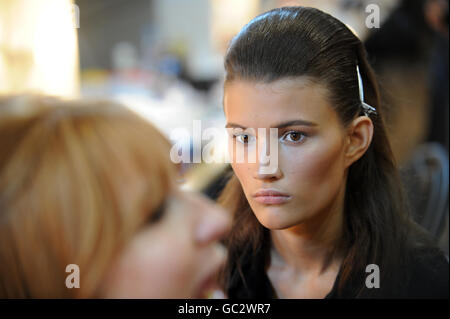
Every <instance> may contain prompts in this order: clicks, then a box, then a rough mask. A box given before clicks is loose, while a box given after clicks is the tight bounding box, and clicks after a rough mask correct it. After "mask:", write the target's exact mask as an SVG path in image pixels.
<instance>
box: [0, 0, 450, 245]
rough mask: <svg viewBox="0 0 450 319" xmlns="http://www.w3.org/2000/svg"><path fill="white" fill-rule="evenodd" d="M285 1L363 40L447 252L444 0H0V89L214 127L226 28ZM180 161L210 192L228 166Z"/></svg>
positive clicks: (218, 122)
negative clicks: (92, 101)
mask: <svg viewBox="0 0 450 319" xmlns="http://www.w3.org/2000/svg"><path fill="white" fill-rule="evenodd" d="M370 4H376V5H377V6H378V8H379V17H380V25H379V27H377V28H368V27H367V26H366V18H367V16H368V15H369V14H370V13H371V12H366V8H367V6H368V5H370ZM287 5H303V6H312V7H316V8H319V9H321V10H323V11H326V12H328V13H330V14H332V15H334V16H335V17H337V18H338V19H340V20H341V21H343V22H344V23H346V24H347V25H348V26H349V27H351V28H352V29H353V30H354V31H355V32H356V33H357V34H358V36H359V37H360V38H361V40H362V41H363V42H364V43H365V45H366V48H367V51H368V53H369V60H370V61H371V62H372V65H373V66H374V68H375V71H376V73H377V75H378V77H379V80H380V84H381V89H382V95H383V99H384V105H385V106H386V109H387V111H386V114H387V124H388V126H389V134H390V137H391V141H392V145H393V150H394V153H395V157H396V159H397V160H398V162H399V164H400V167H401V169H402V176H403V178H404V180H405V185H406V187H407V190H408V192H409V194H410V197H411V203H412V207H413V210H414V214H415V218H416V219H417V220H418V221H419V222H420V223H421V224H422V225H423V226H424V227H426V228H427V229H428V230H429V231H430V232H431V233H432V234H433V235H434V236H435V237H436V239H437V240H438V241H439V242H440V244H441V246H442V247H443V248H444V250H446V251H447V253H448V179H449V176H448V175H449V174H448V145H449V143H448V140H449V126H448V118H449V115H448V109H449V100H448V0H409V1H401V0H370V1H365V0H333V1H331V0H330V1H328V0H316V1H307V0H299V1H286V0H76V1H71V0H0V95H7V94H22V93H30V92H33V93H44V94H50V95H56V96H62V97H65V98H77V97H101V98H104V97H107V98H110V99H113V100H117V101H120V102H122V103H123V104H125V105H126V106H127V107H129V108H131V109H133V110H135V111H136V112H138V113H139V114H141V115H142V116H143V117H145V118H146V119H148V120H149V121H151V122H152V123H153V124H155V125H156V126H157V127H159V128H160V129H161V130H162V131H163V132H164V133H165V134H166V135H167V136H168V137H169V138H170V137H171V133H172V132H173V130H174V129H175V128H185V129H186V130H188V131H190V132H192V127H193V120H199V119H201V121H202V122H201V125H202V128H203V129H204V128H207V127H219V128H222V127H224V124H225V119H224V115H223V112H222V83H223V77H224V70H223V56H224V53H225V51H226V48H227V45H228V43H229V41H230V39H231V38H232V37H233V35H235V34H236V33H237V32H238V31H239V30H240V29H241V28H242V27H243V26H244V25H245V24H246V23H247V22H248V21H250V20H251V19H252V18H253V17H255V16H256V15H258V14H260V13H262V12H264V11H267V10H270V9H272V8H276V7H280V6H287ZM191 136H192V135H191ZM172 142H174V143H176V142H177V141H176V139H172ZM206 142H207V141H203V143H206ZM183 143H188V144H189V145H188V146H187V147H189V148H190V149H191V151H192V145H193V143H192V140H190V141H184V142H183ZM217 143H218V144H221V143H223V141H222V142H220V141H217ZM220 147H223V145H217V148H220ZM184 170H185V171H186V179H187V181H188V187H190V188H194V189H197V190H200V191H203V192H204V193H205V194H207V195H208V196H210V197H211V198H216V197H217V194H218V193H219V192H220V190H221V188H222V187H223V184H224V183H225V181H226V179H227V170H228V166H227V165H226V164H189V165H184Z"/></svg>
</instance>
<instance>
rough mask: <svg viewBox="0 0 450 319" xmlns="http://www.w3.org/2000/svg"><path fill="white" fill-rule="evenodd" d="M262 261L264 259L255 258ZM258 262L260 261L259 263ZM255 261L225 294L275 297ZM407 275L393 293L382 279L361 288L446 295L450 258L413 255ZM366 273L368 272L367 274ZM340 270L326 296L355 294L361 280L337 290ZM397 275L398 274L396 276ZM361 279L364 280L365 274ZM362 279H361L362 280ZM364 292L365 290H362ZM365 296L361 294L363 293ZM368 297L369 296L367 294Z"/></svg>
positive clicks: (381, 294) (411, 294)
mask: <svg viewBox="0 0 450 319" xmlns="http://www.w3.org/2000/svg"><path fill="white" fill-rule="evenodd" d="M257 262H258V263H259V262H261V263H263V262H264V261H263V260H262V259H261V260H259V261H258V260H257ZM259 265H261V264H259ZM263 268H264V267H258V266H255V265H253V266H252V265H249V266H247V267H244V268H243V274H244V278H245V283H244V281H242V280H238V281H235V282H234V284H233V285H232V286H231V287H229V289H228V291H227V294H228V297H230V298H244V299H246V298H277V296H276V293H275V290H274V288H273V286H272V284H271V282H270V280H269V278H268V276H267V274H266V272H265V270H264V269H263ZM408 271H409V273H410V277H409V278H410V279H409V280H408V281H407V282H405V283H404V285H403V284H402V286H403V287H404V288H405V289H404V291H403V292H402V293H392V292H391V291H386V290H383V289H381V288H382V286H383V282H382V281H381V282H380V288H371V289H369V288H364V289H367V292H369V290H373V289H380V290H379V291H378V292H379V293H378V294H376V297H375V298H402V299H423V298H440V299H441V298H448V297H449V293H448V291H449V286H448V273H449V262H448V259H447V257H446V256H444V255H443V254H442V253H439V254H423V255H421V256H420V257H419V256H418V255H416V256H412V258H411V261H410V268H409V269H408ZM366 275H367V276H368V275H369V274H366ZM340 276H341V272H339V273H338V275H337V277H336V280H335V283H334V285H333V288H332V290H331V291H330V292H329V293H328V295H327V296H326V297H325V299H336V298H342V299H344V298H346V299H349V298H357V293H358V289H359V288H360V287H361V284H360V282H357V283H355V281H353V283H352V281H348V283H346V284H345V286H344V288H343V289H342V291H341V294H338V289H337V286H338V285H337V284H338V282H339V279H340ZM399 277H400V276H399ZM361 280H365V277H364V278H362V279H361ZM364 282H365V281H363V283H364ZM362 295H364V292H363V294H362ZM362 298H364V297H362ZM368 298H370V297H368Z"/></svg>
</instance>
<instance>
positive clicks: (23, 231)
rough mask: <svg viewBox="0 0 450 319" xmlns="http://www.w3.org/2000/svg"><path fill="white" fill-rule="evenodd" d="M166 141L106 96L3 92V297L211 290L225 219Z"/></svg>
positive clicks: (178, 294)
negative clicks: (182, 184)
mask: <svg viewBox="0 0 450 319" xmlns="http://www.w3.org/2000/svg"><path fill="white" fill-rule="evenodd" d="M169 146H170V145H169V143H168V141H167V140H166V139H165V138H164V137H163V136H162V135H161V134H160V133H159V132H158V131H157V130H156V129H154V128H153V127H152V126H151V125H149V124H148V123H147V122H146V121H144V120H143V119H141V118H140V117H138V116H137V115H135V114H133V113H132V112H131V111H129V110H127V109H125V108H123V107H121V106H118V105H113V104H111V103H108V102H97V103H92V102H80V101H76V102H62V101H58V100H54V99H43V98H31V97H21V98H10V99H3V101H2V100H0V298H92V297H99V298H201V297H205V296H207V294H208V292H209V291H210V290H211V289H212V288H213V283H214V278H215V274H216V272H217V270H218V268H219V267H220V266H221V265H222V263H223V261H224V258H225V252H224V249H223V248H222V246H221V245H220V244H219V243H218V240H219V239H220V237H221V236H222V235H223V234H224V233H225V232H226V230H227V229H228V226H229V220H228V219H227V216H226V215H225V214H224V213H223V212H222V211H221V210H219V209H218V208H217V207H215V206H213V205H212V204H211V203H209V202H208V201H207V200H206V199H204V198H201V197H200V196H198V195H195V194H186V193H184V192H182V191H180V190H179V189H178V188H177V185H176V171H175V169H174V166H173V165H172V164H171V162H170V159H169ZM68 266H69V267H68ZM67 267H68V268H67ZM73 267H75V268H73ZM66 268H67V270H69V271H68V272H66ZM73 269H78V270H79V272H78V275H79V285H78V287H79V288H76V287H73V285H70V283H72V284H73V283H74V282H76V280H75V279H74V278H73V277H71V280H72V279H73V281H71V280H69V285H68V284H67V281H68V280H67V279H68V277H69V276H71V275H72V276H73V275H74V274H75V271H73Z"/></svg>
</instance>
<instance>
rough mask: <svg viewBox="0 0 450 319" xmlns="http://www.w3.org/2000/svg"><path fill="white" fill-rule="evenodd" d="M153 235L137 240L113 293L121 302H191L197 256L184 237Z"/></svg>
mask: <svg viewBox="0 0 450 319" xmlns="http://www.w3.org/2000/svg"><path fill="white" fill-rule="evenodd" d="M170 234H172V232H170V233H169V232H168V231H167V230H166V233H165V234H163V232H161V233H152V234H150V235H148V236H142V237H141V238H139V239H137V241H135V243H134V244H133V246H132V247H130V248H129V249H128V250H127V251H126V252H125V254H124V255H123V257H122V259H121V261H120V263H119V264H118V267H117V269H116V271H115V272H114V284H113V290H112V293H113V294H114V295H116V296H120V298H122V297H124V298H130V297H131V298H189V297H190V296H191V294H192V290H193V289H194V287H193V282H194V281H193V278H195V271H196V269H195V268H196V267H195V252H194V251H193V249H192V247H191V246H190V245H189V243H191V241H189V240H186V238H185V237H186V236H183V234H180V233H178V234H174V236H173V237H172V236H170Z"/></svg>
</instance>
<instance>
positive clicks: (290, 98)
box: [224, 78, 350, 229]
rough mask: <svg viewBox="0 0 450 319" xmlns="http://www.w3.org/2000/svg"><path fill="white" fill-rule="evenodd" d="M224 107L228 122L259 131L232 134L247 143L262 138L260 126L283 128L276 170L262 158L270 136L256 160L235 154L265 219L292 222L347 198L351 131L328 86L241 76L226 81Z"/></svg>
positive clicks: (279, 225) (273, 223)
mask: <svg viewBox="0 0 450 319" xmlns="http://www.w3.org/2000/svg"><path fill="white" fill-rule="evenodd" d="M224 109H225V115H226V119H227V127H232V128H233V127H240V128H243V129H246V128H252V129H253V130H254V132H253V133H255V135H256V136H254V135H253V134H247V133H245V132H244V133H239V132H238V133H237V134H233V133H231V134H230V139H233V140H235V143H244V144H245V148H247V149H250V147H251V146H250V144H251V143H256V140H257V139H259V138H263V137H261V136H257V135H258V128H265V129H267V128H278V135H277V137H278V140H277V141H278V166H277V169H276V170H275V171H273V172H271V173H267V172H265V171H263V170H262V168H263V166H264V165H262V164H260V163H261V161H260V157H261V151H265V148H269V146H268V145H269V144H268V142H267V143H266V144H261V145H265V146H264V147H262V148H261V149H256V150H255V152H257V154H256V156H255V158H256V162H255V163H250V162H248V161H246V162H244V163H236V161H235V158H233V163H232V167H233V170H234V172H235V174H236V176H237V178H238V179H239V181H240V183H241V185H242V188H243V190H244V193H245V196H246V198H247V200H248V202H249V204H250V207H251V208H252V210H253V212H254V213H255V215H256V217H257V219H258V220H259V222H260V223H261V224H263V225H264V226H265V227H267V228H269V229H284V228H288V227H292V226H295V225H299V224H300V223H302V222H304V221H306V220H310V219H312V218H314V217H318V216H322V215H321V213H324V214H326V213H328V212H329V211H330V209H331V210H332V209H335V208H336V207H337V206H338V205H339V204H338V203H342V200H343V198H344V190H345V179H346V169H347V167H348V166H349V165H350V162H349V160H348V158H347V157H346V156H345V151H346V145H347V144H346V143H347V134H346V129H345V128H344V126H343V125H342V124H341V122H340V120H339V118H338V115H337V113H336V112H335V111H334V110H333V108H332V106H331V105H330V103H329V102H328V100H327V90H326V89H325V88H324V87H323V86H321V85H319V84H317V83H313V82H310V81H306V80H304V79H302V78H299V79H295V80H279V81H275V82H272V83H268V84H264V83H256V82H247V81H239V80H236V81H234V82H231V83H227V84H226V87H225V93H224ZM267 135H268V134H267ZM268 140H269V139H266V141H268ZM230 145H233V144H232V143H230ZM270 147H271V148H273V147H274V145H270ZM233 154H234V156H235V154H236V151H234V152H233Z"/></svg>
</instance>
